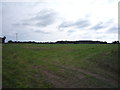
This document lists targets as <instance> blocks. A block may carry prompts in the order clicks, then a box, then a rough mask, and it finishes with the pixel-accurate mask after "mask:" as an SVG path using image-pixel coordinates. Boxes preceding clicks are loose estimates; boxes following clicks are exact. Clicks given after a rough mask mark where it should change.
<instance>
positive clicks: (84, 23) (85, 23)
mask: <svg viewBox="0 0 120 90" xmlns="http://www.w3.org/2000/svg"><path fill="white" fill-rule="evenodd" d="M74 25H75V26H76V27H78V28H84V27H88V26H89V25H90V22H89V20H78V21H76V22H75V23H74Z"/></svg>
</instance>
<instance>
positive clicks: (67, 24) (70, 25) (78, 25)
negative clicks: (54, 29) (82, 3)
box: [59, 19, 90, 28]
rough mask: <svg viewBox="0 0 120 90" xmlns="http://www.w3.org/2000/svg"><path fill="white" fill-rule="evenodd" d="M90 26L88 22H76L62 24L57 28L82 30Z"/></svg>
mask: <svg viewBox="0 0 120 90" xmlns="http://www.w3.org/2000/svg"><path fill="white" fill-rule="evenodd" d="M89 25H90V22H89V20H81V19H80V20H78V21H75V22H63V23H61V24H60V25H59V28H67V27H77V28H84V27H88V26H89Z"/></svg>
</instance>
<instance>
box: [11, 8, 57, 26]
mask: <svg viewBox="0 0 120 90" xmlns="http://www.w3.org/2000/svg"><path fill="white" fill-rule="evenodd" d="M56 18H57V13H56V12H55V11H53V10H52V9H46V10H41V11H40V12H38V13H37V14H36V15H35V16H34V17H31V18H29V19H25V20H22V21H21V23H15V24H13V25H15V26H37V27H46V26H48V25H51V24H53V23H54V22H55V20H56Z"/></svg>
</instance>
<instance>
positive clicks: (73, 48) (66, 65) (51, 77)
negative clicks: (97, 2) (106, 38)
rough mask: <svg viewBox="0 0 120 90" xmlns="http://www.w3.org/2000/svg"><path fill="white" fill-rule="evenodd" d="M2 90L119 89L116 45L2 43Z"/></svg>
mask: <svg viewBox="0 0 120 90" xmlns="http://www.w3.org/2000/svg"><path fill="white" fill-rule="evenodd" d="M2 53H3V56H2V65H3V67H2V68H3V82H2V83H3V84H2V85H3V88H7V87H9V88H10V87H12V88H21V87H22V88H34V87H37V88H56V87H60V88H64V87H68V88H75V87H77V88H88V87H91V88H94V87H99V88H103V87H106V88H117V87H118V83H117V80H118V45H117V44H3V52H2Z"/></svg>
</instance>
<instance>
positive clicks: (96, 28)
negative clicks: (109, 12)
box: [91, 22, 106, 30]
mask: <svg viewBox="0 0 120 90" xmlns="http://www.w3.org/2000/svg"><path fill="white" fill-rule="evenodd" d="M105 27H106V26H105V25H103V23H102V22H99V23H98V24H96V25H95V26H93V27H92V28H91V29H94V30H98V29H103V28H105Z"/></svg>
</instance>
